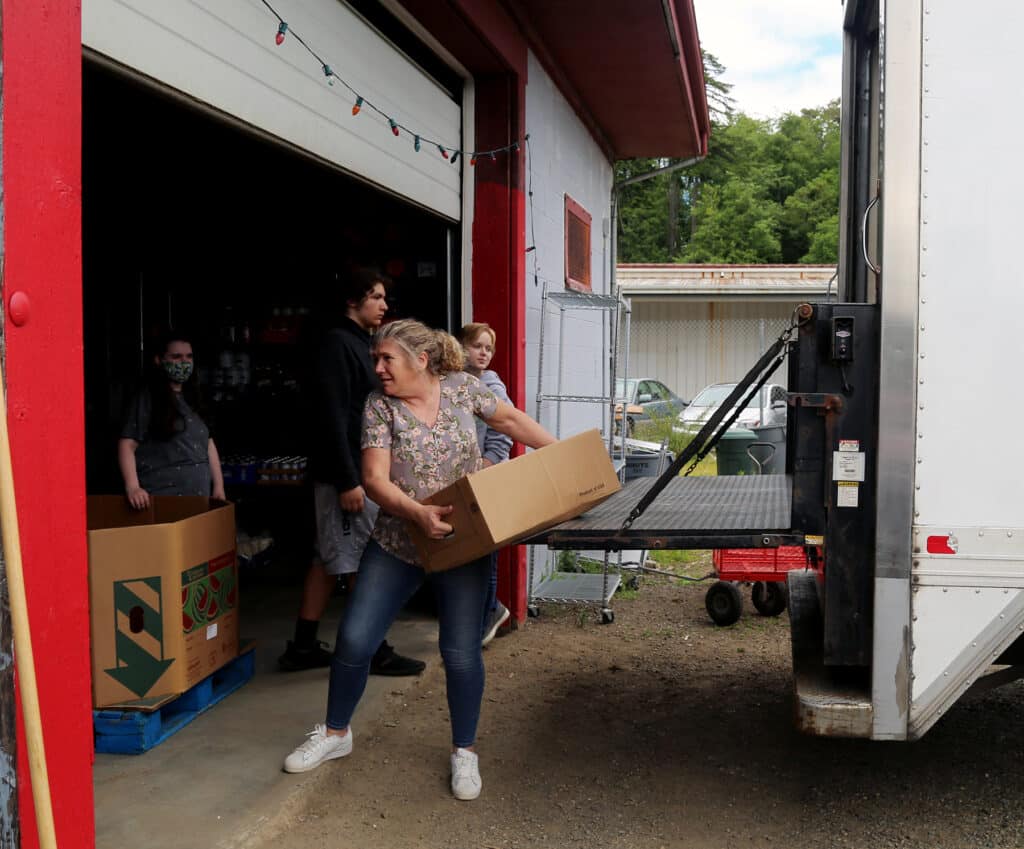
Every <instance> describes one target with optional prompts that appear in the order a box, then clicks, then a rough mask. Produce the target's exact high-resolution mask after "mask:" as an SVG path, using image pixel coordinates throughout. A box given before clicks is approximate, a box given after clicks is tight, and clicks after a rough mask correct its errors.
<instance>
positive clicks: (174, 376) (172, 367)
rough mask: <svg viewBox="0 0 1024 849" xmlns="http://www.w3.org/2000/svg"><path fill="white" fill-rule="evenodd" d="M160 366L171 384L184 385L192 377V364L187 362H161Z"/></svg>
mask: <svg viewBox="0 0 1024 849" xmlns="http://www.w3.org/2000/svg"><path fill="white" fill-rule="evenodd" d="M160 365H162V366H163V367H164V373H165V374H166V375H167V378H168V379H169V380H170V381H171V382H172V383H184V382H185V381H187V380H188V379H189V378H190V377H192V363H190V362H189V361H188V360H180V361H178V362H174V361H172V360H161V361H160Z"/></svg>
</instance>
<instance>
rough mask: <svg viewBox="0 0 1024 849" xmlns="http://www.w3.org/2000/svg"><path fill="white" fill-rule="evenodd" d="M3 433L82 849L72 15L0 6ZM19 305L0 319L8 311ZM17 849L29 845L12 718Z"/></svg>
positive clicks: (84, 727) (58, 772) (71, 832)
mask: <svg viewBox="0 0 1024 849" xmlns="http://www.w3.org/2000/svg"><path fill="white" fill-rule="evenodd" d="M0 14H2V22H3V26H2V42H0V50H2V62H3V93H2V104H0V108H2V112H3V133H2V137H0V148H2V150H0V153H2V158H3V172H2V180H3V213H4V216H3V227H4V232H3V299H4V306H5V310H4V313H5V315H4V328H3V333H4V349H5V350H4V352H5V360H6V361H5V366H6V378H7V399H8V423H9V427H10V435H11V451H12V454H13V466H14V469H13V471H14V483H15V491H16V498H17V502H18V513H19V519H20V528H21V546H22V559H23V562H24V569H25V590H26V594H27V596H28V606H29V617H30V624H31V630H32V643H33V646H32V647H33V651H34V655H35V665H36V677H37V681H38V687H39V701H40V705H41V711H42V719H43V734H44V737H45V745H46V753H47V763H48V771H49V778H50V794H51V797H52V799H53V809H54V818H55V823H56V832H57V842H58V843H59V845H60V846H61V849H79V847H81V849H86V847H91V846H93V843H94V823H93V800H92V768H91V767H92V756H93V755H92V752H93V742H92V714H91V701H92V699H91V695H90V671H89V670H90V666H89V589H88V566H87V563H88V555H87V550H86V536H85V458H84V438H85V437H84V434H85V427H84V413H83V409H84V408H83V392H84V390H83V379H82V304H81V301H82V271H81V255H82V254H81V250H82V249H81V213H82V205H81V152H82V151H81V147H82V145H81V139H82V98H81V69H82V26H81V7H80V4H79V3H68V2H65V0H33V2H31V3H25V2H21V0H17V2H16V1H15V0H0ZM15 293H20V297H19V299H18V300H19V301H20V302H21V303H22V304H23V305H25V304H26V303H27V306H24V308H23V309H21V310H20V311H17V314H16V315H15V316H13V318H12V310H11V299H12V296H13V295H14V294H15ZM18 803H19V807H20V816H19V820H20V825H21V840H22V843H21V845H22V846H23V847H35V846H37V845H38V839H37V836H36V829H35V816H34V813H33V806H32V794H31V789H30V783H29V773H28V766H27V759H26V757H25V744H24V734H23V729H22V727H21V715H20V711H19V735H18Z"/></svg>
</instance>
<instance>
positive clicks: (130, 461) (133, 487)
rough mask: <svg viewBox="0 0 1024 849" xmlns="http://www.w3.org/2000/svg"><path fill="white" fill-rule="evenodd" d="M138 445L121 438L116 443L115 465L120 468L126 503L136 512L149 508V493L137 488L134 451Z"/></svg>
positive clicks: (130, 440)
mask: <svg viewBox="0 0 1024 849" xmlns="http://www.w3.org/2000/svg"><path fill="white" fill-rule="evenodd" d="M138 447H139V443H138V442H136V441H135V440H134V439H127V438H124V437H122V438H121V439H119V440H118V441H117V464H118V466H120V467H121V477H122V478H123V479H124V493H125V495H126V496H127V498H128V503H129V504H131V505H132V507H134V508H135V509H136V510H145V509H146V508H147V507H149V493H148V492H146V490H144V489H143V488H142V487H141V486H139V470H138V468H137V466H136V465H135V449H137V448H138Z"/></svg>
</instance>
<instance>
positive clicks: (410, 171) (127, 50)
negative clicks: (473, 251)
mask: <svg viewBox="0 0 1024 849" xmlns="http://www.w3.org/2000/svg"><path fill="white" fill-rule="evenodd" d="M273 5H274V6H275V8H276V9H277V11H278V13H279V14H280V15H281V17H282V18H284V19H285V20H286V21H287V22H288V25H289V27H290V28H291V29H292V31H293V32H294V33H298V34H299V35H301V36H302V38H303V39H304V40H305V41H306V43H307V44H309V46H310V47H311V48H312V49H313V50H314V51H316V53H317V54H318V55H319V56H320V57H321V58H322V59H323V60H324V61H325V62H326V63H327V64H328V65H330V67H331V68H332V70H333V71H334V72H335V73H336V74H337V75H338V76H339V77H341V78H342V79H344V80H345V81H346V82H348V83H349V84H350V85H351V86H352V87H353V88H354V89H355V90H356V91H358V92H359V93H360V94H361V95H362V96H363V97H365V98H366V100H368V101H370V102H372V103H373V104H374V105H376V106H377V107H379V108H380V109H381V110H383V111H384V112H385V113H387V114H389V115H391V116H392V117H393V118H394V119H395V120H397V121H398V122H399V123H401V124H403V125H405V126H407V127H409V128H410V129H412V130H414V131H416V132H418V133H420V134H421V135H422V136H423V137H425V138H432V139H436V140H438V141H440V142H441V143H443V144H445V145H449V146H451V147H453V148H458V147H461V144H460V139H461V136H460V129H461V121H462V116H461V110H460V108H459V105H458V104H457V103H456V102H455V101H454V100H453V99H452V98H451V97H450V96H448V94H447V93H446V92H445V91H444V90H443V89H442V88H441V87H440V86H439V85H438V84H437V83H436V82H434V81H433V80H432V79H431V78H430V77H428V76H427V75H426V74H424V73H423V71H422V70H420V68H418V67H417V66H416V65H415V64H413V63H412V62H411V61H410V60H409V59H408V58H406V57H405V56H404V55H403V54H402V53H400V52H399V51H398V50H396V49H395V48H394V47H393V46H392V45H391V44H390V43H389V42H388V41H386V40H385V39H384V38H382V37H381V36H380V35H379V34H378V33H377V31H376V30H374V29H372V28H371V27H370V26H368V25H367V24H366V23H365V22H364V21H363V19H362V18H360V17H359V16H358V15H356V14H355V13H354V12H353V11H352V10H351V9H349V8H348V7H347V6H345V5H344V4H343V3H341V2H339V0H278V2H277V3H274V4H273ZM277 26H278V22H277V19H276V18H275V17H274V16H273V15H272V14H271V13H270V12H269V10H268V9H267V7H266V6H265V5H263V4H262V3H261V2H259V0H83V3H82V43H83V45H84V46H86V47H88V48H90V49H92V50H94V51H96V52H97V53H100V54H102V55H103V56H106V57H109V58H110V59H113V60H114V61H115V62H118V63H120V64H122V65H124V66H126V67H128V68H130V69H133V70H134V71H137V72H139V73H141V74H144V75H146V76H148V77H151V78H153V79H155V80H158V81H160V82H161V83H164V84H166V85H168V86H170V87H171V88H174V89H177V90H179V91H181V92H184V93H185V94H187V95H189V96H191V97H193V98H195V99H196V100H199V101H201V102H203V103H206V104H208V105H210V106H211V107H213V108H214V109H217V110H219V111H222V112H224V113H226V114H228V115H231V116H233V117H235V118H238V119H239V120H241V121H243V122H245V123H247V124H251V125H252V126H254V127H258V128H259V129H261V130H264V131H266V132H268V133H270V134H271V135H273V136H276V137H278V138H280V139H283V140H285V141H287V142H289V143H291V144H294V145H297V146H298V147H300V148H303V149H305V150H307V151H309V152H310V153H312V154H314V155H315V156H318V157H320V158H322V159H324V160H327V161H328V162H332V163H334V164H336V165H338V166H340V167H341V168H344V169H345V170H346V171H350V172H351V173H353V174H356V175H359V176H360V177H362V178H364V179H367V180H369V181H371V182H373V183H376V184H378V185H380V186H382V187H383V188H385V189H388V190H390V191H393V192H395V193H397V194H399V195H401V196H403V197H406V198H408V199H410V200H412V201H413V202H415V203H418V204H421V205H422V206H424V207H427V208H429V209H431V210H434V211H435V212H438V213H440V214H441V215H444V216H446V217H448V218H450V219H452V220H459V218H460V215H461V203H460V196H459V192H460V170H461V169H460V168H459V167H454V166H452V165H451V164H450V162H449V161H448V160H446V159H444V158H442V157H441V155H440V154H439V153H438V151H437V148H436V147H434V146H430V145H426V144H424V145H423V146H422V149H421V150H420V152H419V153H417V152H416V150H415V149H414V145H413V138H412V136H409V135H406V134H405V133H402V135H401V136H400V137H399V138H395V136H394V135H393V134H392V132H391V130H390V128H389V126H388V124H387V122H386V121H385V120H384V119H383V118H382V117H381V116H380V115H378V114H376V113H374V112H373V111H372V110H370V109H367V108H363V109H362V110H361V111H360V113H359V115H357V116H353V115H352V105H353V97H352V96H351V94H350V92H349V91H348V89H346V88H345V87H344V86H343V85H341V84H340V83H339V82H336V83H335V84H334V85H333V86H329V85H328V84H327V79H326V77H325V75H324V72H323V69H322V68H321V67H320V66H319V65H318V64H317V63H316V60H315V59H313V57H312V56H310V54H309V53H307V52H306V51H305V50H304V49H303V48H302V46H301V45H300V44H299V43H298V42H297V40H296V39H295V38H294V37H293V36H289V37H286V38H285V40H284V42H283V43H282V44H281V45H280V46H277V45H276V44H275V39H274V36H275V34H276V32H277ZM254 178H255V179H260V178H264V179H268V180H269V179H273V175H272V174H267V175H254Z"/></svg>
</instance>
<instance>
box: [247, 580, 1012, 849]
mask: <svg viewBox="0 0 1024 849" xmlns="http://www.w3.org/2000/svg"><path fill="white" fill-rule="evenodd" d="M702 566H706V564H702V563H700V562H698V563H691V564H689V566H688V567H687V568H689V570H690V571H691V573H700V572H701V571H702ZM703 571H707V569H706V568H703ZM705 586H706V585H699V584H698V585H692V584H690V585H687V584H681V583H680V582H678V581H676V580H674V579H668V578H661V577H648V578H645V579H644V581H643V584H642V587H641V589H640V590H639V592H638V593H635V594H632V595H634V596H635V597H633V598H624V599H619V600H617V601H616V604H615V608H616V621H615V622H614V624H611V625H601V624H599V623H598V622H597V621H596V620H595V617H594V615H593V613H592V612H591V611H588V610H578V609H573V608H567V607H559V606H550V607H546V608H543V609H542V614H541V616H540V618H538V619H531V620H529V621H528V622H527V623H525V625H523V626H522V627H521V628H520V629H519V630H518V631H517V632H515V633H514V634H511V635H510V636H508V637H505V638H502V639H499V640H496V641H495V642H494V643H493V644H492V645H491V647H490V648H489V649H488V650H487V651H486V652H485V660H486V663H487V674H488V681H487V690H486V694H485V698H484V712H483V717H482V724H481V733H480V738H479V751H480V756H481V773H482V776H483V781H484V789H483V794H482V796H481V797H480V799H479V800H478V801H476V802H473V803H465V802H456V801H455V800H453V799H452V797H451V796H450V794H449V791H448V787H447V778H448V776H447V754H448V727H447V707H446V704H445V699H444V675H443V672H442V671H441V668H440V665H439V664H438V663H435V664H432V665H431V666H430V667H428V671H427V673H425V675H424V677H423V678H422V679H420V680H419V681H417V682H416V683H415V684H413V685H412V686H411V688H408V689H406V690H405V691H404V692H400V691H395V694H393V695H392V697H391V700H390V704H389V707H388V710H387V712H386V713H385V714H384V715H382V716H380V717H379V719H378V721H377V722H376V723H375V724H373V725H366V724H365V723H366V720H365V719H364V720H363V722H364V724H363V725H362V726H361V727H357V728H356V733H357V737H356V751H355V753H354V754H353V756H352V757H351V758H349V759H347V760H345V761H338V762H334V763H331V764H328V765H326V766H325V767H323V768H321V769H320V770H318V771H317V772H316V773H313V774H311V775H310V776H309V777H308V778H307V779H306V781H305V783H304V784H303V785H302V789H301V792H300V793H299V794H297V795H296V798H295V802H294V804H293V805H292V806H291V808H290V809H289V810H287V811H284V812H282V813H281V815H280V816H279V817H278V818H277V819H276V820H275V821H274V822H273V823H272V824H271V827H270V828H269V829H268V830H267V831H266V832H265V833H264V838H265V840H264V843H263V844H262V845H265V846H267V847H270V846H273V847H275V849H292V847H294V849H298V847H303V849H321V847H324V848H326V847H332V849H348V847H352V849H374V847H380V848H381V849H403V847H432V849H433V848H435V847H436V848H437V849H440V848H441V847H458V849H462V847H472V848H473V849H528V848H529V849H533V847H573V846H588V847H607V848H608V849H612V848H613V847H614V849H619V847H621V849H641V847H643V849H649V848H650V847H653V848H654V849H657V847H673V849H675V847H687V849H711V847H733V846H740V847H789V846H794V847H796V846H799V847H837V846H850V847H863V848H864V849H868V847H870V848H871V849H875V847H922V849H924V848H925V847H927V849H946V847H1007V848H1008V847H1021V846H1024V684H1022V683H1021V682H1018V683H1017V684H1015V685H1012V686H1010V687H1007V688H1003V689H1002V690H995V691H993V692H990V693H988V694H986V695H984V696H981V697H978V698H976V699H971V700H968V701H962V702H961V703H960V704H959V705H958V706H957V707H956V708H955V709H954V710H952V711H950V713H949V714H948V715H947V716H946V717H945V718H944V719H943V720H941V721H940V723H939V724H938V725H937V726H936V727H935V728H933V729H932V730H931V731H930V732H929V734H928V735H927V736H926V737H925V739H924V740H923V741H921V742H918V743H913V744H900V743H871V742H866V741H851V740H829V739H817V738H810V737H804V736H801V735H799V734H797V733H796V732H794V731H793V730H792V722H791V715H790V714H791V705H792V701H791V695H790V687H791V683H790V671H789V656H788V652H789V646H788V626H787V622H786V619H785V617H784V616H783V617H782V618H780V619H765V618H763V617H759V616H757V615H756V614H755V613H754V612H753V610H752V608H751V606H750V604H749V596H748V597H747V608H748V609H747V610H746V611H745V613H744V616H743V618H742V619H741V620H740V621H739V622H738V623H737V624H736V625H734V626H732V627H729V628H716V627H714V626H713V625H712V624H711V623H710V621H709V620H708V618H707V615H706V613H705V611H704V603H703V598H704V589H705Z"/></svg>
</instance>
